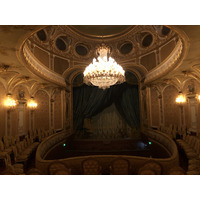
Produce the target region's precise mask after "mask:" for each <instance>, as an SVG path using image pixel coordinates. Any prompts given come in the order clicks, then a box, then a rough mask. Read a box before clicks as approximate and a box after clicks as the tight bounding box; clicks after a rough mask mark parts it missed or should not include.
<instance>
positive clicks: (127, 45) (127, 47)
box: [120, 42, 133, 54]
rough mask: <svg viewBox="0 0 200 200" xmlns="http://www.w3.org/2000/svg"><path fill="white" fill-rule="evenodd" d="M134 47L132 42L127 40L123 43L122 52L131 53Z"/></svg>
mask: <svg viewBox="0 0 200 200" xmlns="http://www.w3.org/2000/svg"><path fill="white" fill-rule="evenodd" d="M132 49H133V45H132V43H130V42H127V43H125V44H123V45H122V46H121V47H120V53H122V54H128V53H130V52H131V51H132Z"/></svg>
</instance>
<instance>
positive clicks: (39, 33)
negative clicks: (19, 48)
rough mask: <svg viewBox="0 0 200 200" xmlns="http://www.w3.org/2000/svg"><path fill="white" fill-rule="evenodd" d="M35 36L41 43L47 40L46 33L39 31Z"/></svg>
mask: <svg viewBox="0 0 200 200" xmlns="http://www.w3.org/2000/svg"><path fill="white" fill-rule="evenodd" d="M37 36H38V38H39V39H40V40H41V41H43V42H44V41H45V40H46V39H47V36H46V33H45V31H44V30H40V31H38V32H37Z"/></svg>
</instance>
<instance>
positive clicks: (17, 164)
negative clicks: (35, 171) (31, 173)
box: [0, 129, 56, 175]
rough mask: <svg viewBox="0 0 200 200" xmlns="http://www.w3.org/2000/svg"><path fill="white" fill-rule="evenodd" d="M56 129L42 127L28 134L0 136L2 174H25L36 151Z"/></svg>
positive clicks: (0, 166)
mask: <svg viewBox="0 0 200 200" xmlns="http://www.w3.org/2000/svg"><path fill="white" fill-rule="evenodd" d="M54 133H56V131H55V130H49V131H45V130H42V129H38V130H34V131H33V130H31V131H28V134H27V135H26V136H22V137H19V136H4V137H2V138H0V168H1V172H0V173H1V174H18V175H21V174H25V171H27V170H28V168H29V166H30V165H31V162H32V161H33V160H34V158H35V152H36V149H37V147H38V145H39V144H40V142H42V141H43V140H44V139H45V138H47V137H48V136H50V135H52V134H54Z"/></svg>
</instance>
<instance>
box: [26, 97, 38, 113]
mask: <svg viewBox="0 0 200 200" xmlns="http://www.w3.org/2000/svg"><path fill="white" fill-rule="evenodd" d="M27 106H28V107H29V108H30V109H31V110H35V109H36V108H37V106H38V104H37V102H36V101H35V100H34V99H33V97H31V99H30V100H29V101H28V104H27Z"/></svg>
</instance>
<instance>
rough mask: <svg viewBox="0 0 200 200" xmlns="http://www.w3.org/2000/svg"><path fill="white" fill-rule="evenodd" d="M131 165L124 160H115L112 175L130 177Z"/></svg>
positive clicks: (111, 168) (112, 165) (111, 167)
mask: <svg viewBox="0 0 200 200" xmlns="http://www.w3.org/2000/svg"><path fill="white" fill-rule="evenodd" d="M129 168H130V164H129V161H128V160H126V159H123V158H118V159H116V160H114V161H113V162H112V164H111V166H110V173H111V174H112V175H128V174H129Z"/></svg>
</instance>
